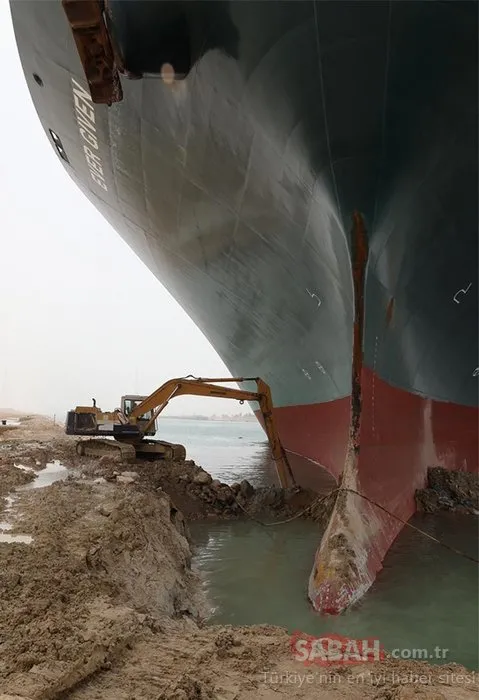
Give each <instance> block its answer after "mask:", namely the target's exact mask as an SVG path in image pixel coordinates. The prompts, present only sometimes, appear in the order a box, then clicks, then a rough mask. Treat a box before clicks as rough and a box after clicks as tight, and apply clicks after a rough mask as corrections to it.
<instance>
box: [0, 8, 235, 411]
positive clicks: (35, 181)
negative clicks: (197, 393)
mask: <svg viewBox="0 0 479 700" xmlns="http://www.w3.org/2000/svg"><path fill="white" fill-rule="evenodd" d="M0 65H1V66H2V98H1V107H0V134H1V138H2V148H1V151H2V155H1V160H0V213H1V221H0V329H1V338H0V407H9V408H15V409H19V410H26V411H36V412H41V413H47V414H54V413H55V414H57V416H59V417H62V418H63V414H64V413H65V412H66V411H67V410H68V409H69V408H71V407H73V406H75V405H77V404H90V399H91V397H96V399H97V401H98V405H99V406H101V407H102V408H103V409H105V410H106V409H112V408H114V407H115V406H117V405H118V402H119V397H120V396H121V395H122V394H124V393H150V392H151V391H152V390H153V389H155V388H156V387H157V386H159V385H160V384H161V383H163V382H164V381H165V380H167V379H169V378H171V377H177V376H184V375H186V374H190V373H192V374H195V375H203V376H208V375H209V376H227V375H228V372H227V370H226V368H225V366H224V365H223V363H222V362H221V360H220V359H219V357H218V355H217V354H216V353H215V351H214V350H213V349H212V347H211V346H210V344H209V343H208V341H207V340H206V339H205V338H204V337H203V335H202V334H201V333H200V331H199V330H198V329H197V328H196V327H195V325H194V324H193V322H192V321H191V320H190V319H189V318H188V316H187V315H186V314H185V313H184V312H183V310H182V309H181V308H180V306H179V305H178V304H177V303H176V302H175V300H174V299H173V298H172V297H171V296H170V295H169V294H168V292H167V291H166V290H165V289H164V288H163V287H162V286H161V285H160V283H159V282H158V280H157V279H156V278H155V277H154V276H153V275H152V273H151V272H150V271H149V270H148V269H147V268H146V267H145V266H144V265H143V263H142V262H140V260H139V259H138V258H137V257H136V255H135V254H134V253H133V252H132V251H131V250H130V249H129V248H128V246H127V245H126V244H125V243H124V242H123V241H122V239H121V238H120V236H119V235H118V234H116V233H115V231H114V230H113V229H112V228H111V227H110V226H109V224H107V223H106V222H105V221H104V219H103V218H102V217H101V216H100V214H99V213H98V212H97V211H96V209H95V208H94V207H93V205H92V204H90V202H89V201H88V200H87V199H86V197H84V196H83V195H82V194H81V192H80V191H79V190H77V188H76V187H75V185H74V184H73V182H72V181H71V180H70V178H69V177H68V175H67V173H66V172H65V170H64V168H63V167H62V166H61V164H60V162H59V159H58V157H57V155H56V154H55V153H54V151H53V148H52V147H51V145H50V143H49V142H48V140H47V138H46V136H45V134H44V132H43V130H42V128H41V126H40V122H39V121H38V119H37V115H36V112H35V109H34V107H33V104H32V102H31V100H30V95H29V92H28V90H27V87H26V85H25V82H24V76H23V71H22V69H21V66H20V60H19V57H18V53H17V48H16V43H15V39H14V34H13V28H12V22H11V17H10V9H9V4H8V2H7V0H0ZM131 290H134V295H132V291H131ZM164 328H167V329H168V331H167V338H168V339H167V341H165V331H164ZM247 410H248V408H247V406H246V405H245V406H239V404H238V403H236V402H231V401H227V400H225V399H222V400H221V399H200V398H190V397H181V398H179V399H177V400H176V401H174V402H172V404H171V406H170V407H169V412H170V413H176V414H185V413H192V412H201V413H208V414H212V413H238V412H240V411H247Z"/></svg>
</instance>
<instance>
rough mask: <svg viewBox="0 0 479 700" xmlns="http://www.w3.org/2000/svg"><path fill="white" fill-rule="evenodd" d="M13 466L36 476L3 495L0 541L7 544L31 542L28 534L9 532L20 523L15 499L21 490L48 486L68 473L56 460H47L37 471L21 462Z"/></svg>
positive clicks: (16, 499)
mask: <svg viewBox="0 0 479 700" xmlns="http://www.w3.org/2000/svg"><path fill="white" fill-rule="evenodd" d="M15 466H16V467H17V469H21V470H22V471H26V472H34V473H35V474H36V476H35V478H34V479H33V481H31V482H30V483H28V484H25V485H24V486H19V487H18V488H17V489H15V491H12V493H10V494H8V496H6V497H5V504H4V509H3V512H2V520H1V521H0V542H5V543H7V544H8V543H10V544H11V543H14V542H17V543H22V544H31V543H32V542H33V538H32V537H31V536H30V535H22V534H17V533H15V534H14V535H12V534H10V532H9V530H12V528H13V527H14V526H15V527H16V528H18V526H19V524H20V523H21V515H19V514H18V512H17V501H18V498H19V495H20V494H21V492H22V491H30V490H31V489H39V488H43V487H44V486H50V484H53V483H55V481H59V480H60V479H65V478H66V476H67V474H68V470H67V468H66V467H64V466H63V464H61V463H60V462H59V461H58V460H54V461H53V462H49V463H48V464H47V465H46V466H45V468H44V469H42V470H41V471H39V472H35V470H34V469H32V468H31V467H25V466H24V465H23V464H16V465H15Z"/></svg>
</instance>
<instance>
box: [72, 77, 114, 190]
mask: <svg viewBox="0 0 479 700" xmlns="http://www.w3.org/2000/svg"><path fill="white" fill-rule="evenodd" d="M72 84H73V88H72V90H73V102H74V104H75V116H76V120H77V125H78V130H79V133H80V136H81V137H82V139H83V141H84V142H85V143H84V144H83V152H84V155H85V160H86V164H87V166H88V170H89V171H90V177H91V179H92V180H93V182H95V183H96V184H97V185H99V186H100V187H101V188H103V189H104V190H105V191H108V187H107V185H106V182H105V177H104V174H103V164H102V160H101V158H100V156H99V155H96V154H95V153H94V152H93V151H92V148H93V149H95V151H99V150H100V149H99V145H98V138H97V135H96V127H95V110H94V107H93V103H92V100H91V96H90V94H89V93H88V91H87V90H85V88H83V87H82V86H81V85H80V84H79V83H77V81H76V80H75V79H74V78H72Z"/></svg>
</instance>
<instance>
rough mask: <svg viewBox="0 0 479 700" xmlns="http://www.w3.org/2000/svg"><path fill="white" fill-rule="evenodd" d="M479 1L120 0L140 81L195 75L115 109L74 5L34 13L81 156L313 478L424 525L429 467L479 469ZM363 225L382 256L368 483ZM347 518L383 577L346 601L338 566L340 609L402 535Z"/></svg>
mask: <svg viewBox="0 0 479 700" xmlns="http://www.w3.org/2000/svg"><path fill="white" fill-rule="evenodd" d="M477 7H478V6H477V3H475V2H453V3H442V2H415V3H410V2H396V3H385V2H377V3H368V2H340V3H338V2H275V3H271V2H254V3H244V2H231V3H227V2H215V3H210V2H195V3H188V2H186V3H182V2H141V1H137V2H129V1H127V0H124V2H120V3H117V2H114V1H113V0H111V1H110V3H109V8H110V11H111V13H112V23H113V25H114V26H115V30H116V32H117V36H116V40H117V41H118V42H119V44H120V45H121V47H122V53H123V55H124V57H125V60H126V61H127V62H128V63H129V67H130V68H131V71H132V72H133V73H141V71H142V70H144V71H146V72H155V71H158V70H159V68H160V67H161V64H162V63H163V62H169V63H173V64H177V65H178V66H181V71H182V73H183V74H184V75H186V78H185V79H184V80H181V81H177V82H175V83H174V84H173V85H168V84H164V83H163V82H162V81H161V80H160V79H145V80H138V81H127V80H123V93H124V99H123V101H122V102H120V103H119V104H115V105H113V106H112V107H111V108H107V107H104V106H100V105H93V104H92V103H91V100H90V99H89V94H88V90H87V88H86V81H85V78H84V75H83V70H82V66H81V63H80V60H79V57H78V54H77V51H76V46H75V43H74V40H73V37H72V34H71V31H70V28H69V26H68V23H67V21H66V17H65V14H64V12H63V10H62V6H61V3H60V2H57V1H56V0H49V1H48V2H42V3H38V2H31V1H28V2H22V3H18V2H13V3H12V16H13V20H14V27H15V32H16V37H17V43H18V46H19V51H20V56H21V60H22V63H23V68H24V72H25V77H26V80H27V83H28V85H29V88H30V92H31V95H32V98H33V101H34V104H35V107H36V109H37V111H38V114H39V117H40V119H41V122H42V124H43V126H44V129H45V132H46V134H47V137H48V138H49V139H50V141H51V143H52V147H54V148H57V150H58V143H57V141H56V140H55V136H56V137H57V138H59V139H60V140H61V144H62V147H61V148H62V150H61V151H59V155H60V161H61V162H62V163H63V164H64V165H65V167H66V169H67V171H68V172H69V174H70V175H71V177H72V178H73V179H74V180H75V181H76V183H77V184H78V186H79V187H80V188H81V189H82V190H83V192H84V193H85V194H86V196H87V197H88V198H89V199H90V201H92V202H93V204H94V205H95V206H96V207H97V208H98V210H99V211H100V212H101V213H102V214H103V215H104V216H105V218H106V219H107V220H108V221H109V222H110V223H111V224H112V225H113V227H114V228H115V229H116V230H117V231H118V232H119V234H120V235H121V236H122V237H123V238H124V240H125V241H126V242H127V243H128V244H129V245H130V246H131V248H132V249H133V250H134V251H135V252H136V253H137V255H138V256H139V257H140V258H141V259H142V260H143V261H144V262H145V263H146V265H148V267H149V268H150V269H151V270H152V271H153V273H154V274H155V275H156V276H157V278H158V279H159V280H160V281H161V282H162V283H163V284H164V285H165V286H166V287H167V289H168V290H169V291H170V292H171V293H172V294H173V296H174V297H175V298H176V299H177V300H178V301H179V303H180V304H181V305H182V306H183V308H184V309H185V310H186V312H187V313H188V314H189V315H190V317H191V318H192V319H193V320H194V321H195V323H196V324H197V325H198V326H199V328H200V329H201V330H202V331H203V333H204V334H205V336H206V337H207V338H208V339H209V340H210V342H211V343H212V345H213V346H214V348H215V349H216V350H217V352H218V353H219V355H220V356H221V358H222V359H223V360H224V362H225V363H226V365H227V366H228V367H229V369H230V370H231V372H232V374H233V375H235V376H241V375H243V376H257V375H259V376H261V377H262V378H263V379H264V380H265V381H266V382H267V383H268V384H269V385H270V387H271V390H272V395H273V400H274V404H275V406H276V407H277V408H276V418H277V421H278V424H279V430H280V436H281V439H282V441H283V443H284V446H285V447H286V449H287V450H288V451H290V452H291V454H292V455H297V456H300V457H302V458H305V459H307V460H309V463H306V464H305V462H304V461H302V462H301V463H300V461H298V462H297V464H296V466H295V467H294V468H295V473H296V476H297V479H298V481H299V482H300V483H302V484H303V485H305V486H314V485H315V484H316V485H317V486H318V488H320V484H319V482H321V483H322V484H324V483H325V482H324V478H323V476H324V475H323V470H326V471H327V472H328V473H329V474H331V475H332V476H333V477H334V478H336V479H339V478H340V477H341V478H343V477H344V474H345V473H346V474H347V475H348V476H347V478H348V479H349V481H348V483H349V486H350V488H353V486H354V488H355V490H358V491H360V492H361V493H363V494H364V496H366V497H367V498H369V499H371V500H375V501H377V502H378V503H380V504H381V505H382V506H383V507H384V508H386V509H387V510H389V511H391V512H392V513H393V514H394V515H395V516H397V518H400V520H406V519H407V518H408V517H409V516H410V515H411V514H412V512H413V511H414V491H415V489H416V488H417V487H420V486H421V485H422V484H423V483H424V476H425V470H426V468H427V466H429V465H433V464H442V465H443V466H445V467H447V468H449V469H466V470H476V469H477V459H478V444H477V417H478V414H477V390H478V381H479V379H478V374H479V369H478V368H477V356H478V337H477V336H478V334H477V318H478V298H477V296H478V286H477V282H478V271H477V130H476V124H477V32H476V30H475V28H476V26H477ZM171 36H173V37H174V39H175V40H174V41H171ZM159 37H163V38H164V41H159ZM168 37H170V38H168ZM159 46H161V49H160V48H158V47H159ZM54 135H55V136H54ZM353 211H359V212H361V215H362V219H363V221H364V224H365V227H366V231H367V235H368V239H369V259H368V265H367V270H366V284H365V308H364V313H365V328H364V344H363V360H364V369H363V371H362V381H361V383H362V391H363V415H362V425H361V431H360V451H359V457H358V461H357V464H356V465H355V467H354V469H350V468H346V467H347V465H345V461H346V460H347V454H348V445H349V440H350V432H349V431H350V418H351V406H350V404H351V400H350V396H351V366H352V344H353V306H354V295H353V284H352V274H351V256H350V248H351V241H350V231H351V225H352V214H353ZM294 462H295V460H293V464H294ZM353 472H354V473H353ZM343 485H344V483H343ZM345 508H346V510H348V511H349V512H350V515H351V517H350V518H349V521H348V522H346V520H347V519H346V520H345V519H344V518H343V517H342V516H341V517H339V516H337V517H336V516H334V515H333V519H332V525H331V528H332V529H331V528H330V530H329V531H328V532H329V534H328V538H329V539H330V540H334V538H336V539H337V536H338V534H340V535H341V537H342V536H343V535H344V537H346V540H347V541H348V542H349V543H350V545H351V546H350V545H349V544H348V547H349V549H354V548H355V547H356V548H357V551H356V552H355V557H356V559H357V562H359V565H358V566H356V565H355V566H356V568H357V569H358V572H359V573H358V576H357V580H356V582H355V584H354V586H352V587H350V588H349V589H348V590H347V591H346V593H345V588H344V586H343V585H342V582H341V581H339V583H338V585H336V583H337V582H334V581H331V580H329V579H330V578H331V571H332V569H331V567H330V566H329V565H328V566H326V567H325V568H324V567H323V568H321V566H322V565H321V566H319V569H318V565H317V564H318V562H316V565H315V569H314V572H316V575H315V576H313V577H312V579H314V581H315V582H316V583H313V584H311V583H310V597H311V598H312V600H313V603H314V604H315V605H316V606H317V607H319V608H321V609H327V610H336V611H337V610H338V609H340V608H342V607H344V606H345V605H346V604H349V603H350V602H352V601H354V600H355V599H357V597H358V595H360V594H361V593H362V592H364V590H366V588H367V587H368V586H369V585H370V584H371V582H372V581H373V580H374V576H375V573H376V572H377V571H378V570H379V568H380V566H381V561H382V559H383V557H384V555H385V553H386V551H387V549H388V547H389V545H390V543H391V541H392V540H393V539H394V537H395V536H396V535H397V533H398V531H399V529H400V527H401V524H400V520H397V519H395V518H394V517H392V516H386V515H385V513H384V512H382V511H380V510H378V509H377V508H376V509H375V510H374V508H373V506H371V504H370V503H369V502H368V501H366V500H365V499H361V498H360V497H359V496H355V495H354V494H352V493H350V494H349V496H348V499H347V502H346V505H345ZM343 510H344V508H343ZM340 515H341V514H340ZM338 518H339V519H338ZM340 539H341V538H340ZM320 564H321V562H320ZM326 569H327V570H328V571H329V573H328V571H326ZM318 570H319V574H317V572H318ZM314 572H313V573H314ZM325 572H326V573H325ZM328 576H329V578H328ZM333 578H334V573H333ZM325 586H326V588H327V589H328V591H327V592H326V593H325V594H324V595H323V594H322V593H320V591H321V590H322V589H323V588H324V587H325ZM338 601H339V602H338Z"/></svg>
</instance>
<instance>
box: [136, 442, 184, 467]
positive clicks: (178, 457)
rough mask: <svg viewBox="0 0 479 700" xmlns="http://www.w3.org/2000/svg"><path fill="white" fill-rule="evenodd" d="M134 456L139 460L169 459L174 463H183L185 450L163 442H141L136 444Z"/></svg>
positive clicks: (181, 446) (179, 446)
mask: <svg viewBox="0 0 479 700" xmlns="http://www.w3.org/2000/svg"><path fill="white" fill-rule="evenodd" d="M135 447H136V456H137V457H138V458H139V459H150V460H157V459H169V460H174V461H175V462H184V461H185V459H186V450H185V448H184V446H183V445H177V444H175V443H172V442H164V441H163V440H142V441H141V442H139V443H137V445H136V446H135Z"/></svg>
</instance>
